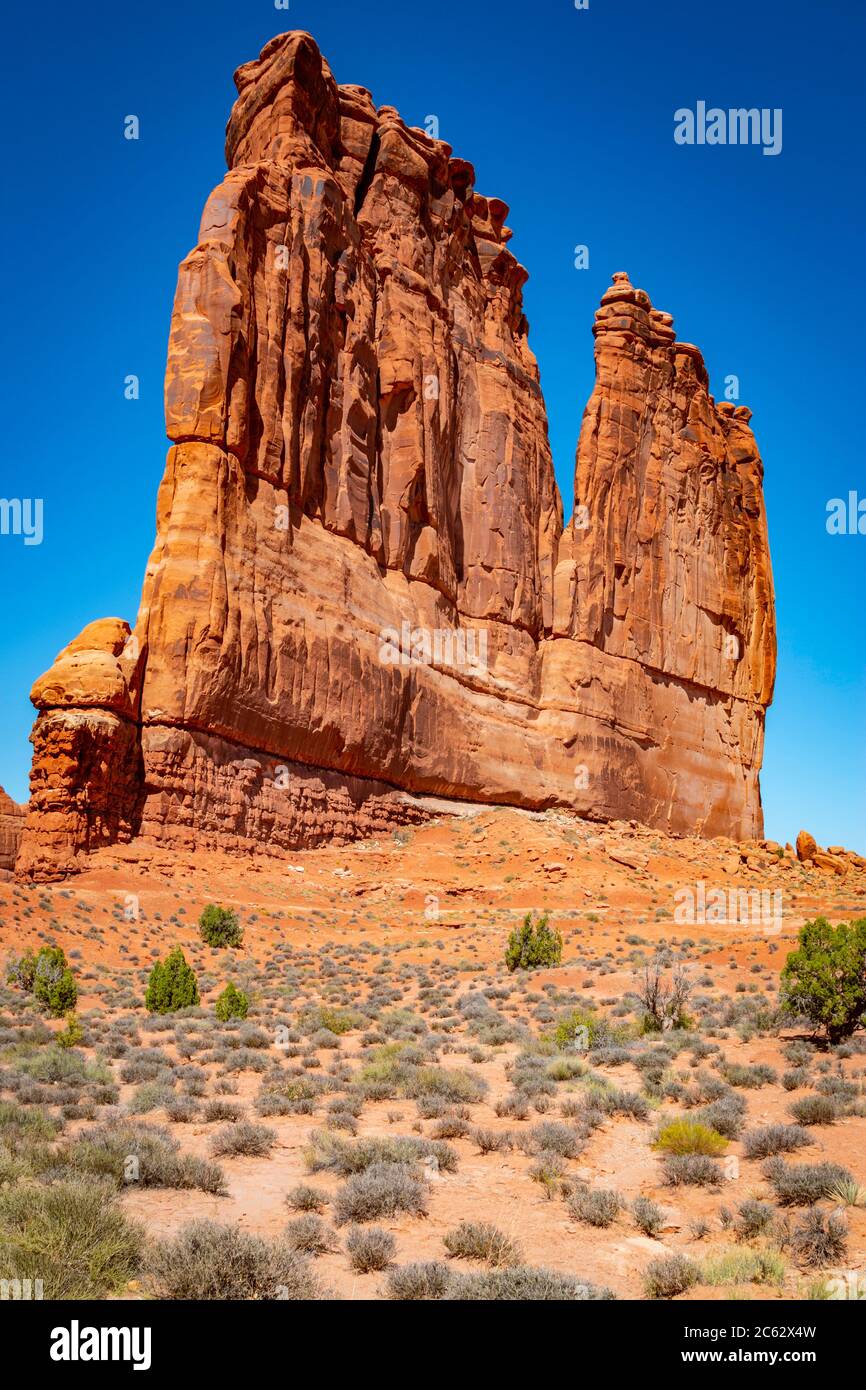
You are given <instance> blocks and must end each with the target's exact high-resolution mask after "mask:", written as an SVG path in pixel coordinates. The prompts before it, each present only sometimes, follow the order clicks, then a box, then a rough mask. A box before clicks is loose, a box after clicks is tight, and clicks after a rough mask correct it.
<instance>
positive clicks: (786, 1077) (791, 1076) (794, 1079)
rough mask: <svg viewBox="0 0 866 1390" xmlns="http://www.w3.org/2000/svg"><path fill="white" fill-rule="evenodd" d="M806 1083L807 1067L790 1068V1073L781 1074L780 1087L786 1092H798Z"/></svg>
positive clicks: (807, 1080) (807, 1081)
mask: <svg viewBox="0 0 866 1390" xmlns="http://www.w3.org/2000/svg"><path fill="white" fill-rule="evenodd" d="M808 1083H809V1069H808V1067H791V1069H790V1071H784V1072H782V1085H783V1086H784V1088H785V1090H786V1091H798V1090H799V1089H800V1087H801V1086H806V1085H808Z"/></svg>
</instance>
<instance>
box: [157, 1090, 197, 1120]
mask: <svg viewBox="0 0 866 1390" xmlns="http://www.w3.org/2000/svg"><path fill="white" fill-rule="evenodd" d="M165 1113H166V1115H167V1116H168V1118H169V1119H170V1120H171V1122H172V1124H177V1125H186V1124H192V1123H193V1121H195V1120H197V1119H198V1106H197V1105H196V1103H195V1101H194V1100H193V1098H192V1096H175V1097H173V1099H172V1100H170V1101H168V1102H167V1103H166V1107H165Z"/></svg>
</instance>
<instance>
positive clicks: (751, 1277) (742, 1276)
mask: <svg viewBox="0 0 866 1390" xmlns="http://www.w3.org/2000/svg"><path fill="white" fill-rule="evenodd" d="M784 1277H785V1262H784V1260H783V1259H782V1256H781V1255H780V1254H779V1252H778V1250H745V1249H743V1248H742V1247H739V1248H735V1249H733V1250H722V1251H720V1252H719V1253H718V1254H716V1255H713V1256H711V1257H710V1258H709V1259H708V1260H706V1261H705V1262H704V1265H703V1267H702V1269H701V1275H700V1282H701V1283H702V1284H708V1285H709V1287H710V1288H724V1287H725V1286H726V1285H730V1284H781V1282H782V1280H783V1279H784Z"/></svg>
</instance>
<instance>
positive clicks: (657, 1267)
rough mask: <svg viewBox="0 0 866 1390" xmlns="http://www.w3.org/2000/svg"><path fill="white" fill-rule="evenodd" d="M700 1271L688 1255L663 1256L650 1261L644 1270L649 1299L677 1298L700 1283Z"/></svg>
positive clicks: (644, 1283) (645, 1289)
mask: <svg viewBox="0 0 866 1390" xmlns="http://www.w3.org/2000/svg"><path fill="white" fill-rule="evenodd" d="M700 1277H701V1275H700V1270H699V1268H698V1266H697V1265H696V1264H695V1262H694V1260H690V1259H689V1258H688V1256H686V1255H663V1256H660V1257H659V1259H657V1260H650V1262H649V1264H648V1265H647V1267H646V1269H645V1270H644V1276H643V1286H644V1292H645V1293H646V1296H647V1298H676V1297H677V1295H678V1294H681V1293H685V1292H686V1291H687V1290H688V1289H691V1288H694V1286H695V1284H697V1283H699V1282H700Z"/></svg>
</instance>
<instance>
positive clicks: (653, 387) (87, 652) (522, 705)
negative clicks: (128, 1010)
mask: <svg viewBox="0 0 866 1390" xmlns="http://www.w3.org/2000/svg"><path fill="white" fill-rule="evenodd" d="M235 81H236V85H237V88H238V99H237V101H236V103H235V106H234V108H233V110H232V113H231V117H230V120H229V124H228V129H227V138H226V157H227V163H228V166H229V168H228V173H227V174H226V177H225V178H224V180H223V182H222V183H221V184H220V185H219V187H218V188H217V189H216V190H215V191H214V192H213V193H212V194H211V196H210V198H209V199H208V202H207V204H206V207H205V210H204V214H203V217H202V223H201V229H200V234H199V241H198V244H197V245H196V247H195V249H194V250H193V251H192V252H191V253H190V254H189V255H188V256H187V257H186V259H185V260H184V261H183V263H182V264H181V267H180V271H179V276H178V286H177V293H176V297H175V304H174V311H173V314H172V323H171V334H170V342H169V351H168V365H167V371H166V392H165V395H166V419H167V430H168V434H169V438H170V439H171V440H172V447H171V448H170V450H169V454H168V460H167V465H166V471H165V476H164V478H163V482H162V485H161V487H160V491H159V498H158V504H157V539H156V543H155V547H154V550H153V553H152V556H151V559H150V562H149V564H148V567H147V572H146V576H145V582H144V590H143V595H142V602H141V607H140V610H139V614H138V618H137V621H136V624H135V627H134V629H133V630H130V628H129V627H128V626H127V624H126V623H124V622H122V621H120V620H119V619H107V620H104V621H100V622H96V623H92V624H90V625H89V626H88V627H87V628H86V629H85V630H84V632H83V633H81V634H80V636H79V637H78V638H76V639H75V641H74V642H72V643H71V644H70V646H69V647H67V648H66V649H65V650H64V651H63V652H62V653H61V654H60V656H59V657H58V658H57V661H56V662H55V664H54V666H53V667H52V668H51V670H50V671H49V672H48V673H47V674H46V675H44V676H42V677H41V678H40V679H39V680H38V681H37V682H36V684H35V686H34V689H33V692H32V699H33V701H34V704H35V705H36V707H37V710H38V711H39V713H38V716H37V720H36V723H35V726H34V730H33V735H32V741H33V746H34V757H33V771H32V778H31V801H30V810H29V815H28V820H27V827H26V832H25V835H24V842H23V845H22V849H21V853H20V855H19V859H18V868H19V871H20V872H21V873H23V874H26V875H30V876H35V877H42V876H45V877H51V876H54V875H55V874H57V873H62V872H66V871H68V870H69V869H70V868H74V867H76V866H77V865H80V864H81V862H83V859H84V858H85V857H86V854H87V853H88V852H89V851H90V850H92V849H94V848H96V847H98V846H100V845H104V844H110V843H113V842H115V841H124V840H128V839H130V838H133V837H137V836H140V837H143V838H144V839H145V840H147V841H150V842H153V843H170V844H172V845H174V846H180V847H188V848H193V847H195V846H199V845H200V846H209V847H214V848H225V849H229V850H239V851H249V850H254V849H259V848H263V849H267V850H269V851H270V852H274V851H277V852H278V851H280V850H281V849H285V848H294V847H298V846H301V845H312V844H315V843H318V842H320V841H321V840H323V839H326V838H334V837H345V838H348V837H351V836H355V835H359V834H369V833H373V832H375V831H379V830H383V829H386V828H387V827H389V826H393V825H397V824H400V823H402V822H405V821H411V820H413V819H418V818H419V817H420V816H421V815H423V811H422V810H421V809H420V808H419V807H418V806H417V805H416V804H414V803H413V802H412V801H410V800H407V798H406V796H405V795H404V793H405V792H412V793H418V794H425V793H429V794H434V795H438V796H448V797H456V798H467V799H471V800H476V801H487V802H503V803H511V804H515V805H522V806H528V807H544V806H553V805H558V806H566V807H574V808H575V809H576V810H577V811H579V812H581V813H582V814H590V815H593V816H598V817H600V818H611V817H625V818H628V817H633V818H636V819H639V820H642V821H644V822H646V823H647V824H651V825H658V826H659V827H662V828H666V829H673V830H697V831H698V832H699V833H704V834H716V833H724V834H728V835H732V836H753V835H756V834H760V832H761V810H760V793H759V787H758V770H759V768H760V763H761V756H762V745H763V728H764V713H765V708H766V706H767V704H768V703H769V700H770V698H771V694H772V685H773V670H774V657H775V636H774V620H773V595H772V579H771V574H770V563H769V553H768V545H767V531H766V520H765V515H764V509H763V501H762V492H761V475H762V468H761V461H760V458H759V456H758V452H757V448H756V445H755V441H754V438H753V436H752V433H751V430H750V428H749V424H748V420H749V412H748V411H747V410H745V409H744V408H733V407H731V406H717V405H715V404H714V402H713V400H712V397H711V396H710V394H709V390H708V381H707V374H706V371H705V368H704V366H703V362H702V359H701V356H700V353H699V352H698V351H697V349H696V348H693V347H691V346H689V345H688V344H683V343H677V342H676V340H675V335H674V332H673V328H672V324H671V319H670V316H669V315H666V314H661V313H659V312H657V311H656V310H654V309H653V308H652V306H651V305H650V302H649V299H648V298H647V296H646V295H645V294H644V293H643V291H641V290H636V289H634V288H633V287H632V286H631V284H630V283H629V281H628V279H627V277H626V276H624V275H621V274H620V275H617V276H616V277H615V279H614V284H613V286H612V288H611V289H610V290H609V291H608V293H607V294H606V295H605V297H604V300H603V302H602V307H601V309H600V310H599V312H598V314H597V316H596V325H595V335H596V364H597V382H596V387H595V390H594V392H593V395H592V398H591V400H590V403H589V405H588V407H587V412H586V416H585V420H584V425H583V429H582V432H581V438H580V443H579V447H578V453H577V466H576V488H575V495H576V502H577V506H576V511H575V516H574V518H573V519H572V521H571V522H570V523H569V525H568V526H567V527H565V528H563V517H562V505H561V501H560V498H559V493H558V490H557V487H556V482H555V479H554V473H553V465H552V460H551V454H550V448H549V445H548V439H547V421H546V414H545V407H544V401H543V398H542V394H541V390H540V385H539V374H538V369H537V366H536V362H535V359H534V357H533V355H532V352H531V350H530V348H529V345H528V340H527V323H526V319H525V317H524V314H523V307H522V296H521V290H522V286H523V284H524V282H525V280H526V271H525V270H524V269H523V267H522V266H521V265H520V264H519V263H518V262H517V261H516V259H515V258H514V256H513V255H512V254H511V252H510V251H509V249H508V241H509V239H510V236H511V233H510V231H509V229H508V227H507V226H506V225H505V218H506V216H507V211H508V210H507V208H506V206H505V204H504V203H502V202H501V201H500V200H499V199H496V198H488V197H484V196H482V195H480V194H479V193H477V192H476V190H475V187H474V182H475V176H474V171H473V169H472V166H471V165H470V164H468V163H467V162H466V161H465V160H462V159H457V158H454V157H452V153H451V149H450V147H449V146H448V145H447V144H445V143H444V142H442V141H439V140H434V139H431V138H429V137H428V136H427V135H425V134H424V133H423V132H421V131H419V130H416V129H409V128H407V127H406V126H405V125H404V124H403V122H402V121H401V119H400V117H399V115H398V114H397V112H396V111H395V110H394V109H393V108H391V107H388V106H383V107H379V108H378V109H377V108H376V107H375V106H374V104H373V101H372V98H371V96H370V94H369V92H367V91H366V90H365V89H364V88H362V87H355V86H338V85H337V83H336V82H335V80H334V78H333V76H332V74H331V72H330V70H329V68H328V66H327V64H326V63H325V61H324V60H323V58H322V57H321V55H320V53H319V51H318V49H317V47H316V45H315V43H314V41H313V40H312V39H311V38H310V37H309V35H306V34H302V33H290V34H284V35H281V36H279V37H278V38H276V39H274V40H272V42H271V43H269V44H268V45H267V46H266V48H265V49H264V50H263V51H262V54H261V55H260V57H259V58H258V59H257V60H256V61H255V62H251V63H247V64H245V65H244V66H243V67H241V68H240V69H239V70H238V72H237V73H236V75H235Z"/></svg>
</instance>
